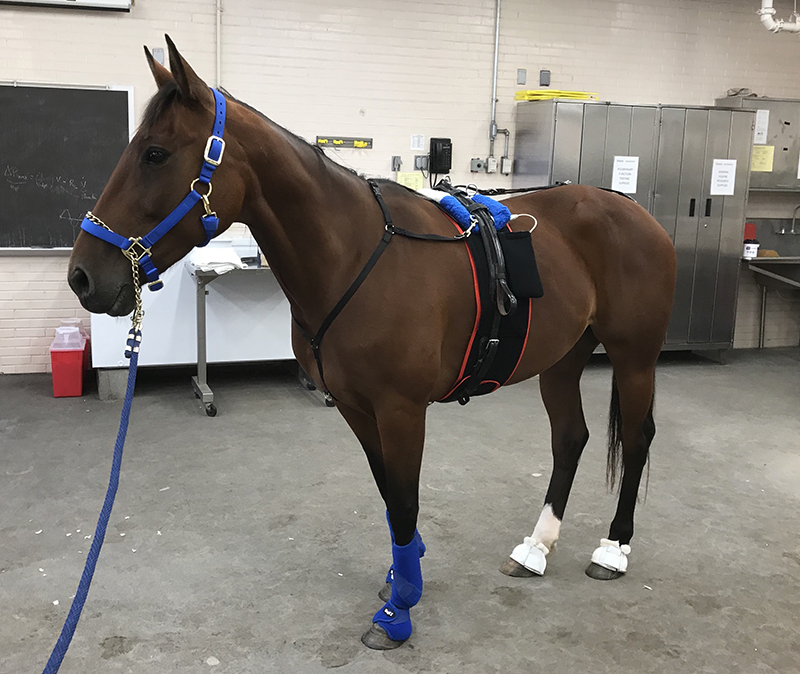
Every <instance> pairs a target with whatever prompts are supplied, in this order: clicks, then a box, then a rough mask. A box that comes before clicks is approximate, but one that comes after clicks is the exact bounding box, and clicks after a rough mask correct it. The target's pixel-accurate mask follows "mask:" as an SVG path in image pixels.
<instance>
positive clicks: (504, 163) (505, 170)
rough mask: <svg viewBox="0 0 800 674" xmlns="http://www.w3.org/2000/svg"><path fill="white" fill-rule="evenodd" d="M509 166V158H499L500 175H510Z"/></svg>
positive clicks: (510, 161)
mask: <svg viewBox="0 0 800 674" xmlns="http://www.w3.org/2000/svg"><path fill="white" fill-rule="evenodd" d="M511 166H512V160H511V157H500V173H502V174H503V175H506V176H507V175H508V174H509V173H511Z"/></svg>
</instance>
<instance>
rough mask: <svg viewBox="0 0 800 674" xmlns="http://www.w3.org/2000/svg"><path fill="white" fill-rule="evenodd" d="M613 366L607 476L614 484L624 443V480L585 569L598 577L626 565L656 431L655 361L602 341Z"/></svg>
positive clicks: (614, 574) (608, 576) (609, 577)
mask: <svg viewBox="0 0 800 674" xmlns="http://www.w3.org/2000/svg"><path fill="white" fill-rule="evenodd" d="M606 348H607V350H608V354H609V357H610V358H611V362H612V364H613V365H614V383H613V390H612V397H611V417H610V419H609V455H608V475H609V478H610V481H611V482H612V483H613V481H614V478H615V476H616V472H617V470H618V463H619V449H620V445H621V448H622V461H621V463H622V484H621V487H620V493H619V502H618V504H617V513H616V515H615V516H614V520H613V521H612V522H611V528H610V530H609V534H608V538H607V539H603V540H602V541H601V542H600V547H599V548H597V549H596V550H595V551H594V554H593V555H592V561H591V563H590V564H589V566H588V568H587V569H586V574H587V575H588V576H590V577H592V578H596V579H597V580H612V579H614V578H618V577H619V576H621V575H622V574H623V573H625V571H626V570H627V568H628V555H629V554H630V542H631V538H632V537H633V511H634V509H635V508H636V499H637V496H638V493H639V484H640V482H641V479H642V472H643V470H644V467H645V465H646V463H647V457H648V454H649V451H650V443H651V442H652V441H653V437H654V436H655V434H656V426H655V423H654V421H653V396H654V392H655V360H656V358H657V357H658V354H657V351H656V352H655V354H654V355H653V357H652V358H650V359H646V360H645V361H644V362H642V360H640V359H639V358H637V357H636V356H634V355H632V354H631V353H630V352H623V353H620V352H619V351H617V350H615V349H614V348H613V347H612V348H609V347H608V345H606Z"/></svg>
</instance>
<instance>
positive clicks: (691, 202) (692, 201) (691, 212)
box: [689, 199, 697, 218]
mask: <svg viewBox="0 0 800 674" xmlns="http://www.w3.org/2000/svg"><path fill="white" fill-rule="evenodd" d="M696 201H697V199H689V217H690V218H693V217H694V205H695V202H696Z"/></svg>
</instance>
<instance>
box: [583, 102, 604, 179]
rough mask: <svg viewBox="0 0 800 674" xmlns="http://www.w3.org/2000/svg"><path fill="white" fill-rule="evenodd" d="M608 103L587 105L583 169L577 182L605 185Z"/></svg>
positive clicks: (584, 116) (584, 120)
mask: <svg viewBox="0 0 800 674" xmlns="http://www.w3.org/2000/svg"><path fill="white" fill-rule="evenodd" d="M608 107H609V106H607V105H587V106H585V110H584V112H583V139H582V143H581V159H580V161H581V170H580V178H579V180H578V181H577V182H580V183H581V184H583V185H596V186H598V187H600V186H602V185H603V161H604V156H605V145H606V129H607V127H608Z"/></svg>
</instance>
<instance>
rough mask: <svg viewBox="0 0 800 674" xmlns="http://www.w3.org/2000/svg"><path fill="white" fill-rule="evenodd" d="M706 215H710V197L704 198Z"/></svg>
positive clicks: (708, 216)
mask: <svg viewBox="0 0 800 674" xmlns="http://www.w3.org/2000/svg"><path fill="white" fill-rule="evenodd" d="M706 217H707V218H710V217H711V199H706Z"/></svg>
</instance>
